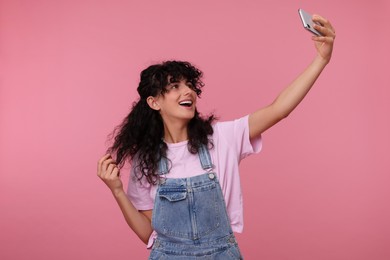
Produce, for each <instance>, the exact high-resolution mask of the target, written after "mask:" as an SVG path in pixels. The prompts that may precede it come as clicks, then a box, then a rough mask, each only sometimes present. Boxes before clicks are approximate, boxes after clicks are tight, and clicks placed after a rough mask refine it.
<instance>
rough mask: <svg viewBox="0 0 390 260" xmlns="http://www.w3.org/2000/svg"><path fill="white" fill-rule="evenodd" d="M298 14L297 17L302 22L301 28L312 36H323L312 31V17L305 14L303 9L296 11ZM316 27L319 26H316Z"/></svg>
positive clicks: (314, 30)
mask: <svg viewBox="0 0 390 260" xmlns="http://www.w3.org/2000/svg"><path fill="white" fill-rule="evenodd" d="M298 13H299V17H301V20H302V23H303V27H304V28H305V29H306V30H308V31H309V32H311V33H312V34H314V35H317V36H323V35H322V34H321V33H320V32H319V31H317V30H316V29H314V27H313V25H314V22H313V20H312V19H311V17H312V15H311V14H309V13H307V12H305V11H304V10H303V9H298ZM317 24H318V23H317ZM318 25H320V24H318Z"/></svg>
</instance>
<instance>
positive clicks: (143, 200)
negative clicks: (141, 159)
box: [127, 167, 154, 210]
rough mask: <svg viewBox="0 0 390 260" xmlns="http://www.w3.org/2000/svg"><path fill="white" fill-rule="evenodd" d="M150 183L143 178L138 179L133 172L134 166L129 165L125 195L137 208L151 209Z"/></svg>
mask: <svg viewBox="0 0 390 260" xmlns="http://www.w3.org/2000/svg"><path fill="white" fill-rule="evenodd" d="M151 188H152V185H151V184H150V183H148V182H147V181H146V179H145V178H142V179H141V180H138V179H137V178H136V177H135V174H134V167H131V171H130V178H129V184H128V186H127V197H128V198H129V200H130V201H131V203H133V205H134V207H135V208H136V209H138V210H150V209H153V203H154V202H153V200H152V197H151V195H150V194H151Z"/></svg>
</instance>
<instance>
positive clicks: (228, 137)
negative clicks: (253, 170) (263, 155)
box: [127, 116, 262, 247]
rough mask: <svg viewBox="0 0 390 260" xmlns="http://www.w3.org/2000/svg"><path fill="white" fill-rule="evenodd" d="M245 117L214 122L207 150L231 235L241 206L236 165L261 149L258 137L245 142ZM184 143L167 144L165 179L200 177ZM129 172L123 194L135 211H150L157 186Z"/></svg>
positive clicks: (199, 168) (238, 225)
mask: <svg viewBox="0 0 390 260" xmlns="http://www.w3.org/2000/svg"><path fill="white" fill-rule="evenodd" d="M248 117H249V116H245V117H242V118H240V119H237V120H234V121H227V122H218V123H216V124H214V125H213V129H214V133H213V135H212V140H213V143H214V148H213V149H210V156H211V160H212V162H213V164H214V166H215V168H214V169H213V172H215V173H216V175H217V176H218V179H219V182H220V185H221V189H222V193H223V195H224V198H225V202H226V208H227V212H228V215H229V217H230V223H231V226H232V230H233V231H234V232H239V233H241V232H242V230H243V226H244V223H243V204H242V194H241V185H240V176H239V169H238V165H239V163H240V161H241V160H242V159H244V158H245V157H247V156H248V155H250V154H252V153H258V152H260V150H261V147H262V140H261V136H259V137H258V138H256V139H253V140H252V141H251V140H250V139H249V125H248ZM187 143H188V141H184V142H180V143H174V144H170V143H167V145H168V151H167V156H168V158H169V159H170V160H171V162H172V165H170V166H171V168H170V171H169V173H168V174H167V175H166V176H165V177H167V178H187V177H192V176H196V175H200V174H203V173H204V172H205V171H204V170H203V169H202V166H201V164H200V160H199V156H198V154H191V153H190V152H189V151H188V148H187ZM132 176H134V168H132V170H131V174H130V181H129V186H128V189H127V195H128V197H129V199H130V201H131V202H132V203H133V205H134V206H135V207H136V208H137V209H138V210H150V209H153V205H154V198H155V195H156V190H157V186H156V185H151V184H149V183H147V182H146V180H145V178H143V179H142V180H141V182H139V181H136V180H135V179H134V178H132ZM155 237H156V234H155V232H153V234H152V235H151V237H150V239H149V244H148V247H150V246H151V245H152V244H153V240H154V238H155Z"/></svg>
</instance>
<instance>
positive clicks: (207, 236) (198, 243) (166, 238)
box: [149, 146, 242, 260]
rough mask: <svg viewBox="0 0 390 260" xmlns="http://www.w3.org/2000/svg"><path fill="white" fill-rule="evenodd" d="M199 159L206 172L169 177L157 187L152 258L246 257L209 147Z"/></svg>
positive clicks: (164, 165)
mask: <svg viewBox="0 0 390 260" xmlns="http://www.w3.org/2000/svg"><path fill="white" fill-rule="evenodd" d="M199 159H200V162H201V165H202V168H203V169H204V170H205V171H206V173H204V174H201V175H198V176H194V177H190V178H165V179H162V181H161V182H160V184H159V187H158V188H157V192H156V198H155V203H154V209H153V216H152V226H153V229H154V230H155V231H156V232H157V239H156V240H155V242H154V245H153V249H152V252H151V254H150V257H149V259H150V260H156V259H183V260H184V259H186V260H187V259H210V260H211V259H221V260H227V259H242V257H241V254H240V250H239V248H238V245H237V242H236V239H235V237H234V234H233V231H232V229H231V226H230V220H229V217H228V214H227V211H226V205H225V201H224V198H223V195H222V191H221V187H220V185H219V182H218V178H217V176H216V175H215V173H213V172H212V168H213V165H212V161H211V157H210V154H209V151H208V150H207V148H206V147H205V146H203V147H202V148H201V149H200V150H199ZM159 173H160V174H167V173H168V162H167V159H165V158H163V159H161V161H160V163H159Z"/></svg>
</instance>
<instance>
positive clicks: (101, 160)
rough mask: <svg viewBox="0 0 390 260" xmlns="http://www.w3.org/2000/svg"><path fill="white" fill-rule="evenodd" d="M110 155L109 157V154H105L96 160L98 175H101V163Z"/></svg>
mask: <svg viewBox="0 0 390 260" xmlns="http://www.w3.org/2000/svg"><path fill="white" fill-rule="evenodd" d="M110 157H111V155H110V154H106V155H104V156H103V157H102V158H100V160H99V161H98V169H97V174H98V176H101V174H102V173H103V163H104V162H105V161H106V160H107V159H108V158H110Z"/></svg>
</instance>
